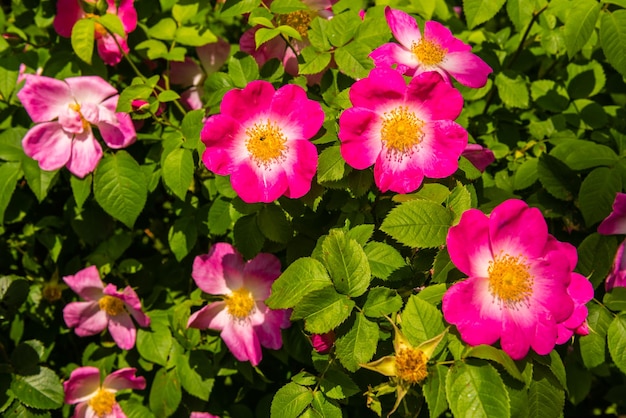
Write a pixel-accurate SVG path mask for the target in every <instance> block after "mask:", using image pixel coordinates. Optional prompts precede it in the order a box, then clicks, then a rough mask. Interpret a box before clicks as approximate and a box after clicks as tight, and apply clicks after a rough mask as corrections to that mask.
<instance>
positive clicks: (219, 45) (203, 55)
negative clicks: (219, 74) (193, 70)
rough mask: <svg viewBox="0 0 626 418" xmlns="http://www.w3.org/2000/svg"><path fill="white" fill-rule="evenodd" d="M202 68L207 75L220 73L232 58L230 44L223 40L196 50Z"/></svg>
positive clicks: (219, 39) (220, 39) (218, 39)
mask: <svg viewBox="0 0 626 418" xmlns="http://www.w3.org/2000/svg"><path fill="white" fill-rule="evenodd" d="M196 53H197V54H198V58H199V59H200V63H201V64H202V67H204V71H206V73H207V74H211V73H214V72H216V71H218V70H219V69H220V68H221V67H222V65H224V63H225V62H226V60H228V57H229V56H230V44H229V43H228V42H227V41H225V40H224V39H222V38H217V42H213V43H210V44H206V45H203V46H200V47H198V48H196Z"/></svg>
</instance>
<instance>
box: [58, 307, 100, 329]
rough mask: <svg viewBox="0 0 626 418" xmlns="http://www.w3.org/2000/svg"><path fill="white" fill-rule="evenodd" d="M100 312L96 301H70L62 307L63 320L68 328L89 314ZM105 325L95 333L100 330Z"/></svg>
mask: <svg viewBox="0 0 626 418" xmlns="http://www.w3.org/2000/svg"><path fill="white" fill-rule="evenodd" d="M98 312H100V307H99V305H98V302H70V303H68V304H67V305H65V307H64V308H63V320H64V321H65V325H67V327H68V328H76V327H77V326H79V325H80V324H81V323H83V322H85V321H86V320H87V319H89V318H90V317H91V316H93V315H95V314H97V313H98ZM105 327H106V323H105V325H104V326H103V327H102V329H100V330H99V331H96V333H98V332H100V331H102V330H103V329H104V328H105Z"/></svg>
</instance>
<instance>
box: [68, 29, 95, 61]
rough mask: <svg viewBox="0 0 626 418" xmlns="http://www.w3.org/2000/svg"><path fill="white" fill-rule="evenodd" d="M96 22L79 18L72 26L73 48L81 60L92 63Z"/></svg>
mask: <svg viewBox="0 0 626 418" xmlns="http://www.w3.org/2000/svg"><path fill="white" fill-rule="evenodd" d="M95 31H96V24H95V22H94V21H93V20H92V19H79V20H78V21H77V22H76V23H75V24H74V26H73V27H72V38H71V40H72V49H73V50H74V52H75V53H76V55H77V56H78V58H80V59H81V60H83V61H85V62H86V63H87V64H90V65H91V55H92V54H93V44H94V38H95Z"/></svg>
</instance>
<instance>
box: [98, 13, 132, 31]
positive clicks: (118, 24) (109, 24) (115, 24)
mask: <svg viewBox="0 0 626 418" xmlns="http://www.w3.org/2000/svg"><path fill="white" fill-rule="evenodd" d="M98 23H100V24H101V25H102V26H104V27H105V28H106V29H108V30H109V31H111V32H113V33H116V34H118V35H120V36H126V31H125V30H124V25H123V24H122V21H121V20H120V18H119V16H118V15H116V14H113V13H107V14H105V15H102V16H100V17H98Z"/></svg>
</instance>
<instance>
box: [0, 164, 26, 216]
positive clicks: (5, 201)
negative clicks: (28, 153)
mask: <svg viewBox="0 0 626 418" xmlns="http://www.w3.org/2000/svg"><path fill="white" fill-rule="evenodd" d="M21 174H22V169H21V165H20V163H18V162H10V163H4V164H0V224H1V223H3V221H4V212H5V210H6V209H7V206H9V202H10V201H11V196H13V192H14V191H15V183H16V182H17V179H18V177H19V176H20V175H21Z"/></svg>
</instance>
